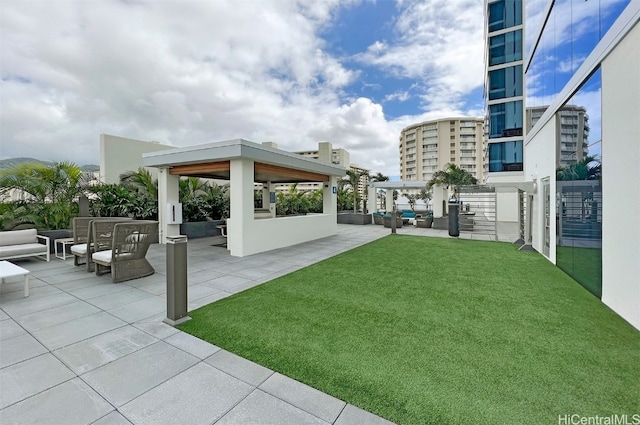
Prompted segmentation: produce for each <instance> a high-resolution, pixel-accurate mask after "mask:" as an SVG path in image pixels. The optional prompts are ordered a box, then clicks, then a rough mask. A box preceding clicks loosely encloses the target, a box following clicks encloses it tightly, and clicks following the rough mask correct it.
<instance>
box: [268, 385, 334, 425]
mask: <svg viewBox="0 0 640 425" xmlns="http://www.w3.org/2000/svg"><path fill="white" fill-rule="evenodd" d="M258 388H260V389H261V390H263V391H265V392H267V393H269V394H272V395H274V396H276V397H278V398H280V399H282V400H284V401H286V402H287V403H291V404H293V405H294V406H296V407H299V408H300V409H302V410H304V411H306V412H309V413H311V414H312V415H314V416H317V417H319V418H320V419H323V420H325V421H327V422H330V423H333V421H335V420H336V418H337V417H338V415H339V414H340V412H341V411H342V409H343V408H344V406H345V404H346V403H345V402H344V401H342V400H338V399H337V398H335V397H332V396H330V395H328V394H325V393H323V392H321V391H318V390H316V389H315V388H311V387H310V386H308V385H305V384H303V383H301V382H298V381H295V380H293V379H291V378H288V377H286V376H284V375H281V374H279V373H275V374H273V375H271V377H269V378H268V379H267V380H266V381H265V382H264V383H262V385H260V386H259V387H258Z"/></svg>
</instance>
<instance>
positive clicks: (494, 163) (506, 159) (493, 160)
mask: <svg viewBox="0 0 640 425" xmlns="http://www.w3.org/2000/svg"><path fill="white" fill-rule="evenodd" d="M502 171H522V140H516V141H513V142H501V143H489V172H492V173H497V172H502Z"/></svg>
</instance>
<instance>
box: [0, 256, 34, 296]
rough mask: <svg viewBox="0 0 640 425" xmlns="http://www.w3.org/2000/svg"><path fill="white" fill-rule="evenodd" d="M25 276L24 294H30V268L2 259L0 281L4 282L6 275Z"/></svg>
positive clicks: (0, 262)
mask: <svg viewBox="0 0 640 425" xmlns="http://www.w3.org/2000/svg"><path fill="white" fill-rule="evenodd" d="M14 276H24V296H25V297H28V296H29V270H26V269H23V268H22V267H19V266H16V265H15V264H13V263H10V262H9V261H0V282H1V283H4V279H5V278H6V277H14Z"/></svg>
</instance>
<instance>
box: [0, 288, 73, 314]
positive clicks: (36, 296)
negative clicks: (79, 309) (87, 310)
mask: <svg viewBox="0 0 640 425" xmlns="http://www.w3.org/2000/svg"><path fill="white" fill-rule="evenodd" d="M74 301H77V298H75V297H73V296H71V295H69V294H65V293H64V292H62V291H60V290H59V289H57V288H55V287H53V286H50V285H45V286H40V287H37V288H33V289H31V290H30V291H29V296H28V297H27V298H25V297H24V296H23V294H22V293H21V292H11V293H9V294H3V295H2V296H0V306H2V309H3V310H4V311H5V312H6V313H7V314H8V315H9V316H12V317H18V316H22V315H24V314H29V313H33V312H34V311H41V310H45V309H47V308H53V307H57V306H59V305H63V304H69V303H71V302H74Z"/></svg>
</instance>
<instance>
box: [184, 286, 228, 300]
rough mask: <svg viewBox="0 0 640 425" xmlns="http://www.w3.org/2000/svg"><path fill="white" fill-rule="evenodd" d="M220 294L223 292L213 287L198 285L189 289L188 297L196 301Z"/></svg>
mask: <svg viewBox="0 0 640 425" xmlns="http://www.w3.org/2000/svg"><path fill="white" fill-rule="evenodd" d="M218 292H222V290H221V289H218V288H212V287H211V286H207V285H203V284H197V285H191V286H189V288H188V289H187V295H188V297H189V300H190V301H195V300H197V299H200V298H204V297H209V296H211V295H215V294H217V293H218Z"/></svg>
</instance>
